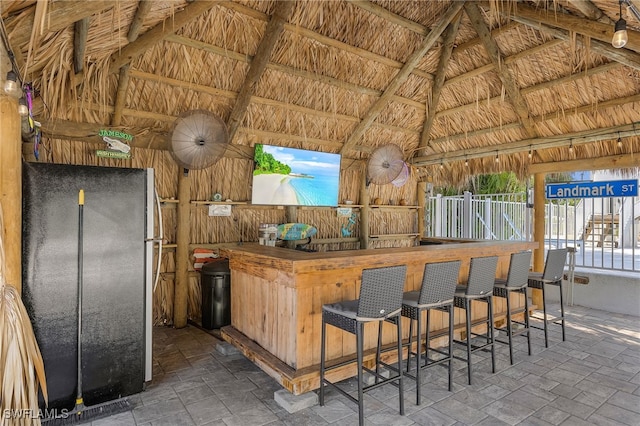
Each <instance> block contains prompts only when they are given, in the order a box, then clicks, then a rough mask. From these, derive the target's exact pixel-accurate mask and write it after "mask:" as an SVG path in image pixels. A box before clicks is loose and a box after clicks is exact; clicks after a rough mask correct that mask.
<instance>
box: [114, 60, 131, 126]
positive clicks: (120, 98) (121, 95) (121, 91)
mask: <svg viewBox="0 0 640 426" xmlns="http://www.w3.org/2000/svg"><path fill="white" fill-rule="evenodd" d="M129 68H130V67H129V65H128V64H127V65H125V66H123V67H122V68H120V75H119V76H118V89H117V90H116V102H115V106H114V108H113V115H112V116H111V125H112V126H119V125H120V123H121V122H122V111H123V110H124V105H125V100H126V97H127V88H128V87H129Z"/></svg>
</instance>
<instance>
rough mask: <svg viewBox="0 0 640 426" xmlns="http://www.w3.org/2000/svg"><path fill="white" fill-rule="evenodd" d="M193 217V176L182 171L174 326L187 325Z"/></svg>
mask: <svg viewBox="0 0 640 426" xmlns="http://www.w3.org/2000/svg"><path fill="white" fill-rule="evenodd" d="M190 216H191V176H190V175H189V172H188V170H186V169H182V168H181V169H180V174H179V175H178V211H177V217H178V225H177V229H176V245H177V247H176V281H175V288H174V296H173V326H174V327H176V328H182V327H185V326H186V325H187V314H188V313H187V306H188V302H189V240H190V238H189V234H190V226H189V220H190Z"/></svg>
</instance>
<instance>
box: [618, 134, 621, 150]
mask: <svg viewBox="0 0 640 426" xmlns="http://www.w3.org/2000/svg"><path fill="white" fill-rule="evenodd" d="M618 148H622V139H620V136H618Z"/></svg>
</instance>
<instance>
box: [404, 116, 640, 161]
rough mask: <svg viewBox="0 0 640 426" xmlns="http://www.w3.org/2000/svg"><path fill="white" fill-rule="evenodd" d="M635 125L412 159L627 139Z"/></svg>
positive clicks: (487, 154)
mask: <svg viewBox="0 0 640 426" xmlns="http://www.w3.org/2000/svg"><path fill="white" fill-rule="evenodd" d="M637 127H638V126H637V125H636V124H627V125H623V126H614V127H607V128H600V129H590V130H584V131H581V132H575V133H566V134H563V135H554V136H546V137H537V138H529V139H522V140H519V141H514V142H507V143H503V144H499V145H489V146H481V147H475V148H470V149H460V150H457V151H449V152H444V153H438V154H430V155H425V156H422V157H416V158H414V159H413V160H412V164H413V165H415V166H426V165H434V164H440V163H441V162H443V161H445V162H451V161H463V160H466V159H473V158H483V157H491V156H494V155H496V152H499V153H500V154H503V155H507V154H517V153H519V152H525V151H529V150H530V149H531V148H533V149H536V150H538V149H550V148H558V147H563V146H569V144H571V145H573V146H578V145H583V144H587V143H593V142H599V141H603V140H608V139H615V138H618V137H622V138H626V137H630V136H637V134H638V133H639V132H640V128H637Z"/></svg>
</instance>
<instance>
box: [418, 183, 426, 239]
mask: <svg viewBox="0 0 640 426" xmlns="http://www.w3.org/2000/svg"><path fill="white" fill-rule="evenodd" d="M417 193H418V207H419V209H418V234H419V235H418V245H420V239H422V238H424V231H425V229H424V217H425V214H426V211H425V207H426V206H427V182H418V190H417Z"/></svg>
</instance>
